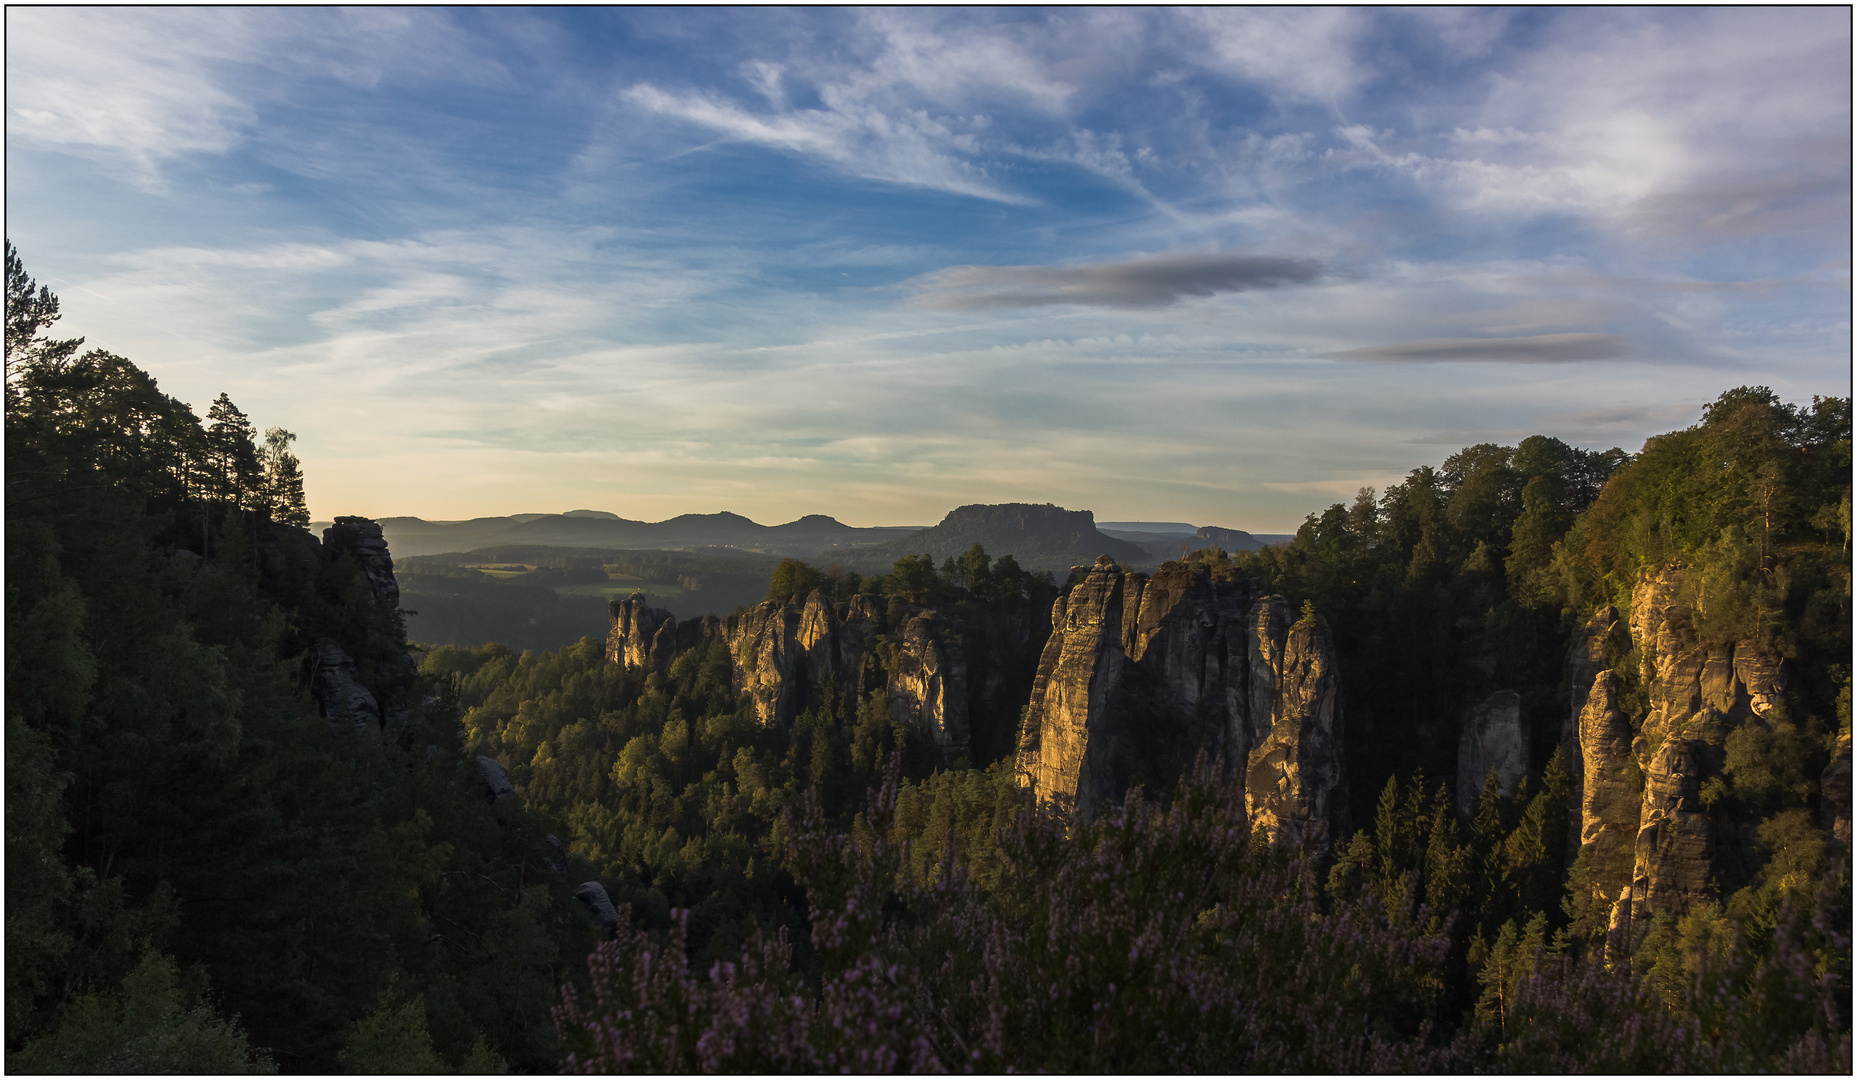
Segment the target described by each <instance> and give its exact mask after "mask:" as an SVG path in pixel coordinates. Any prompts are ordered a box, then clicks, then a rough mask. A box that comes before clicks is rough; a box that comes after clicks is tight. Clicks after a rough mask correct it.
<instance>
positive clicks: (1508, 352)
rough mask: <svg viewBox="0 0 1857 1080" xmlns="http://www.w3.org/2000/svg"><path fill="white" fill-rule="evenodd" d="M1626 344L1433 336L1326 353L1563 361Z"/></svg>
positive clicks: (1420, 360)
mask: <svg viewBox="0 0 1857 1080" xmlns="http://www.w3.org/2000/svg"><path fill="white" fill-rule="evenodd" d="M1626 344H1627V343H1626V340H1625V338H1624V337H1623V336H1622V335H1620V334H1536V335H1534V336H1531V337H1493V338H1430V339H1428V340H1425V341H1413V342H1408V343H1407V344H1404V345H1374V346H1371V347H1369V348H1365V349H1344V350H1342V351H1341V352H1332V353H1326V354H1324V355H1326V356H1327V357H1328V358H1329V359H1331V360H1366V361H1371V362H1374V363H1383V364H1435V363H1448V362H1452V361H1472V362H1485V363H1505V364H1561V363H1567V362H1569V361H1574V360H1609V359H1611V358H1612V357H1615V356H1623V355H1625V351H1626Z"/></svg>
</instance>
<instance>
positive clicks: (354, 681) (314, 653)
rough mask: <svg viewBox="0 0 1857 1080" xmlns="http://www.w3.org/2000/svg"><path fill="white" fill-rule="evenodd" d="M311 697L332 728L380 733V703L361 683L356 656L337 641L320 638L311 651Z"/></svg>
mask: <svg viewBox="0 0 1857 1080" xmlns="http://www.w3.org/2000/svg"><path fill="white" fill-rule="evenodd" d="M310 694H311V696H313V697H314V698H315V699H316V707H317V710H318V711H319V712H321V713H322V717H323V719H325V720H327V721H328V722H329V726H330V727H331V728H334V729H337V730H341V729H347V730H350V731H379V730H380V722H381V713H380V702H379V701H378V700H376V699H375V697H374V692H373V691H372V690H369V689H368V688H367V687H365V686H363V685H362V684H361V669H360V666H359V665H358V664H356V663H355V660H354V657H352V656H349V655H348V652H347V650H345V649H343V648H342V646H341V645H340V644H339V643H337V642H336V640H335V639H334V638H317V639H316V644H315V646H314V647H313V648H312V649H311V650H310Z"/></svg>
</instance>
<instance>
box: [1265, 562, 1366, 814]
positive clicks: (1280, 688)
mask: <svg viewBox="0 0 1857 1080" xmlns="http://www.w3.org/2000/svg"><path fill="white" fill-rule="evenodd" d="M1285 623H1288V625H1287V626H1286V625H1285ZM1279 632H1280V633H1281V636H1280V637H1278V636H1276V635H1277V634H1278V633H1279ZM1251 635H1252V639H1253V640H1254V641H1255V642H1256V646H1255V651H1254V652H1253V653H1252V656H1251V663H1250V665H1249V667H1250V671H1251V673H1252V674H1253V675H1259V676H1263V679H1264V680H1265V681H1267V683H1268V685H1269V688H1270V693H1269V695H1268V697H1267V698H1266V697H1265V696H1264V695H1261V694H1260V693H1259V688H1258V687H1257V686H1256V685H1254V686H1253V687H1252V693H1251V704H1252V712H1251V715H1250V717H1249V723H1248V727H1249V729H1250V730H1252V731H1253V732H1255V733H1256V738H1257V741H1256V745H1255V746H1254V748H1253V749H1252V750H1251V753H1250V757H1249V761H1248V764H1247V767H1246V770H1245V794H1244V802H1245V809H1246V810H1247V811H1249V812H1250V815H1251V824H1252V827H1253V828H1257V827H1260V826H1261V827H1263V828H1264V829H1266V830H1268V831H1269V833H1270V835H1271V837H1272V838H1273V839H1285V838H1293V839H1298V840H1310V841H1314V842H1316V843H1317V844H1318V845H1324V846H1325V845H1326V844H1327V843H1328V842H1329V841H1330V840H1331V839H1332V838H1331V836H1330V833H1329V827H1330V824H1331V813H1330V810H1331V808H1330V805H1329V802H1330V797H1331V796H1332V795H1333V793H1334V791H1335V789H1336V788H1338V787H1340V786H1341V782H1342V777H1343V774H1344V769H1343V758H1342V745H1341V679H1340V676H1339V674H1338V673H1337V672H1336V670H1335V645H1334V641H1333V639H1332V638H1331V637H1330V635H1329V630H1328V622H1327V621H1326V620H1325V619H1323V618H1322V617H1321V616H1319V615H1317V616H1313V617H1309V618H1304V619H1300V620H1297V621H1296V622H1294V623H1289V606H1288V605H1287V604H1285V603H1284V602H1283V598H1282V597H1280V596H1272V597H1268V598H1266V599H1264V600H1260V601H1258V603H1257V606H1256V607H1255V608H1254V609H1253V615H1252V619H1251ZM1267 635H1268V636H1267ZM1266 700H1268V703H1269V709H1268V711H1260V707H1261V706H1262V705H1263V704H1264V703H1265V701H1266Z"/></svg>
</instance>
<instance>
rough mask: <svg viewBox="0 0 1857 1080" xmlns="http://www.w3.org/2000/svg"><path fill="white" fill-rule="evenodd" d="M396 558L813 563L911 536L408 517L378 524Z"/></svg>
mask: <svg viewBox="0 0 1857 1080" xmlns="http://www.w3.org/2000/svg"><path fill="white" fill-rule="evenodd" d="M380 525H381V531H382V533H383V535H385V537H386V540H387V546H388V547H389V548H390V549H391V550H392V551H393V553H394V555H396V556H402V557H404V556H408V555H436V554H439V553H441V552H450V551H470V550H473V549H476V548H481V547H487V546H490V545H494V544H539V545H545V546H549V547H587V548H626V549H640V548H659V549H674V548H705V547H725V548H737V549H740V550H743V551H751V552H757V553H760V554H764V555H776V556H798V557H802V558H813V557H816V556H818V555H819V553H820V552H831V551H833V550H835V549H838V548H846V547H856V546H860V545H868V544H876V543H881V542H883V541H885V540H893V539H895V538H897V537H900V536H907V535H908V534H910V533H911V532H914V531H916V530H915V529H914V528H910V527H877V528H868V529H860V528H855V527H853V526H850V525H846V524H844V523H843V522H841V521H837V520H835V519H833V518H829V517H826V516H825V515H823V514H809V515H807V516H805V517H803V518H800V519H799V520H797V521H789V522H787V523H786V524H784V525H761V524H757V523H756V522H753V521H750V520H749V519H747V518H745V517H742V516H741V515H740V514H731V513H727V512H724V513H718V514H684V515H681V516H679V517H674V518H671V519H670V520H669V521H657V522H652V521H632V520H629V519H627V518H622V517H619V516H618V515H616V514H610V513H607V512H606V511H603V510H571V511H569V512H568V513H565V514H512V515H510V516H508V517H483V518H470V519H468V520H465V521H426V520H424V519H422V518H416V517H390V518H381V519H380Z"/></svg>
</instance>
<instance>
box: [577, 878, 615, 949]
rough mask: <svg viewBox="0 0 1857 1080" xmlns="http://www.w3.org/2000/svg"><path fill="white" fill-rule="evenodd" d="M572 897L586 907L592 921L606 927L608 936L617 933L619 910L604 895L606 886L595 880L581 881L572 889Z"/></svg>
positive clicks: (609, 898)
mask: <svg viewBox="0 0 1857 1080" xmlns="http://www.w3.org/2000/svg"><path fill="white" fill-rule="evenodd" d="M574 899H576V900H578V901H580V903H581V906H582V907H584V908H586V909H587V914H588V915H591V916H593V921H594V922H596V923H599V924H600V925H601V926H603V927H605V928H606V936H607V937H608V938H613V937H617V936H618V935H619V912H618V910H617V909H616V908H614V907H613V901H612V897H610V896H607V895H606V886H604V885H601V884H600V883H599V882H597V881H585V882H582V883H581V885H580V887H579V888H577V889H575V890H574Z"/></svg>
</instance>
